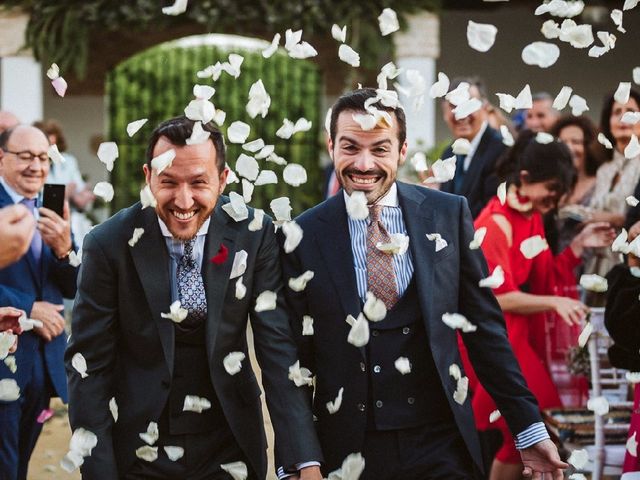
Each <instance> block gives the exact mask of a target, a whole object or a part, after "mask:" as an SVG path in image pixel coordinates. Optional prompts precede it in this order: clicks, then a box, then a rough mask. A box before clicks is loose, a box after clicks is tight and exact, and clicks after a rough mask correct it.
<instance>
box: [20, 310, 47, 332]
mask: <svg viewBox="0 0 640 480" xmlns="http://www.w3.org/2000/svg"><path fill="white" fill-rule="evenodd" d="M18 321H19V322H20V328H21V329H22V331H23V332H28V331H29V330H33V328H34V327H40V328H42V327H43V326H44V324H43V323H42V322H41V321H40V320H34V319H33V318H27V316H26V315H24V314H23V315H21V316H20V318H19V319H18Z"/></svg>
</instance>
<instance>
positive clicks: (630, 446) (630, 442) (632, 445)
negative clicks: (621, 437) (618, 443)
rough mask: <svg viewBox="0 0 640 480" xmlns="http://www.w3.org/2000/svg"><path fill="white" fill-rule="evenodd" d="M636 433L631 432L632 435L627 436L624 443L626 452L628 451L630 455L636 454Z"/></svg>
mask: <svg viewBox="0 0 640 480" xmlns="http://www.w3.org/2000/svg"><path fill="white" fill-rule="evenodd" d="M636 434H637V432H633V435H631V436H630V437H629V438H627V443H626V444H625V447H626V449H627V452H629V455H631V456H632V457H637V456H638V440H636Z"/></svg>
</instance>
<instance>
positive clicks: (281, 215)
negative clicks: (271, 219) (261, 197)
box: [269, 197, 291, 222]
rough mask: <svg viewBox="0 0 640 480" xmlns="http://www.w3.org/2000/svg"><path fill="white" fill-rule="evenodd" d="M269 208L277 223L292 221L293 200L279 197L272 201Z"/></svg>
mask: <svg viewBox="0 0 640 480" xmlns="http://www.w3.org/2000/svg"><path fill="white" fill-rule="evenodd" d="M269 207H270V208H271V211H272V212H273V215H274V216H275V218H276V222H286V221H289V220H291V200H289V198H288V197H278V198H274V199H273V200H271V202H270V203H269Z"/></svg>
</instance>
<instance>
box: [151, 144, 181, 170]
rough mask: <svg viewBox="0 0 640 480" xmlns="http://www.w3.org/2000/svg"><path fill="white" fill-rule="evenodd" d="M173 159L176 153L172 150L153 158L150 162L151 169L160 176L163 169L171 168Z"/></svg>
mask: <svg viewBox="0 0 640 480" xmlns="http://www.w3.org/2000/svg"><path fill="white" fill-rule="evenodd" d="M174 158H176V151H175V149H173V148H172V149H171V150H167V151H166V152H163V153H161V154H160V155H158V156H157V157H154V158H153V160H151V168H153V169H154V170H155V171H156V174H157V175H160V174H161V173H162V171H163V170H164V169H166V168H169V167H170V166H171V164H172V163H173V159H174Z"/></svg>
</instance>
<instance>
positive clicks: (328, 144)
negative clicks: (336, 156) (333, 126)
mask: <svg viewBox="0 0 640 480" xmlns="http://www.w3.org/2000/svg"><path fill="white" fill-rule="evenodd" d="M327 151H328V152H329V157H331V161H332V162H333V140H331V136H330V135H327Z"/></svg>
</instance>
